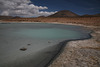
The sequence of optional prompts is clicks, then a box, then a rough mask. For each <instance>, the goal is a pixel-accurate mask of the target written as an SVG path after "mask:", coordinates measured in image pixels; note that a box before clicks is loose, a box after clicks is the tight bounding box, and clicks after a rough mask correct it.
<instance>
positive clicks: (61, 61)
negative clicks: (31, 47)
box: [2, 22, 100, 67]
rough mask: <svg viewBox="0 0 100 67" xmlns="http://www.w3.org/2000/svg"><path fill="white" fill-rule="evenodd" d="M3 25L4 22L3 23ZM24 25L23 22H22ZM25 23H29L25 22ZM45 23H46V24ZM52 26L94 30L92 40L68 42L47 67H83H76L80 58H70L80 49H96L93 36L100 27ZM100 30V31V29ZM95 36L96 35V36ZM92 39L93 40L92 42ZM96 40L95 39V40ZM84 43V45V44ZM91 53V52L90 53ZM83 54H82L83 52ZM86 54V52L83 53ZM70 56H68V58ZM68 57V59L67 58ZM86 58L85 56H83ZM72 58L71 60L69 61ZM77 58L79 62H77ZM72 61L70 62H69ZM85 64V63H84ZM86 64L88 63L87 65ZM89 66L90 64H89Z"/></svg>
mask: <svg viewBox="0 0 100 67" xmlns="http://www.w3.org/2000/svg"><path fill="white" fill-rule="evenodd" d="M2 23H3V22H2ZM11 23H12V22H11ZM15 23H19V22H15ZM21 23H23V22H21ZM25 23H29V22H25ZM30 23H34V22H30ZM35 23H41V22H35ZM44 23H45V22H44ZM51 24H64V25H77V26H83V27H85V28H87V29H89V30H92V31H93V32H92V33H90V34H91V35H92V37H91V38H90V39H79V40H78V39H77V40H71V41H67V42H66V43H67V44H65V45H64V47H63V49H61V50H63V51H60V53H58V54H59V55H57V56H56V57H54V60H52V61H51V62H50V64H48V65H47V66H46V67H78V66H79V67H82V66H81V63H80V65H78V66H77V65H76V66H75V64H76V63H75V62H78V61H77V60H78V58H77V57H76V56H75V57H73V58H74V60H73V58H70V56H74V55H71V54H73V53H76V52H77V51H79V52H80V51H82V50H80V49H83V50H84V49H95V45H94V47H91V45H90V44H91V41H93V42H94V43H95V41H94V40H93V38H94V36H93V33H96V31H95V28H98V26H86V25H82V24H72V23H59V22H55V23H51ZM99 30H100V29H99ZM99 32H100V31H99ZM99 34H100V33H99ZM94 35H95V34H94ZM91 39H92V40H91ZM94 39H95V38H94ZM83 42H84V43H83ZM85 43H88V44H89V45H88V47H87V45H82V44H85ZM77 44H80V45H77ZM89 52H90V51H89ZM81 53H82V52H81ZM83 54H84V52H83ZM67 55H68V56H67ZM69 55H70V56H69ZM99 55H100V52H99ZM66 57H67V58H66ZM83 57H84V56H83ZM83 57H81V58H82V59H84V58H83ZM69 58H70V59H69ZM76 58H77V60H76ZM65 59H66V60H65ZM69 61H70V62H69ZM90 62H91V61H90ZM84 63H85V62H84ZM85 64H86V63H85ZM88 64H89V63H88ZM99 64H100V59H99ZM83 66H87V67H93V65H92V66H88V65H83ZM96 67H99V66H96Z"/></svg>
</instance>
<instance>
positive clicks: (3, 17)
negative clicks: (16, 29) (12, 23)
mask: <svg viewBox="0 0 100 67" xmlns="http://www.w3.org/2000/svg"><path fill="white" fill-rule="evenodd" d="M12 18H13V17H12V16H0V20H4V19H12Z"/></svg>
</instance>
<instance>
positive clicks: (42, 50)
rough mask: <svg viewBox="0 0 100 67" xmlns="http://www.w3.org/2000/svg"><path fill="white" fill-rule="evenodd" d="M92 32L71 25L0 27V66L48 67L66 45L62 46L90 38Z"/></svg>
mask: <svg viewBox="0 0 100 67" xmlns="http://www.w3.org/2000/svg"><path fill="white" fill-rule="evenodd" d="M89 33H90V31H89V30H86V29H85V28H83V27H80V26H72V25H62V24H45V23H28V24H27V23H12V24H0V67H45V65H46V64H48V63H49V61H50V60H51V58H52V57H54V56H55V55H56V53H57V52H58V50H59V49H60V47H61V46H62V45H63V44H59V43H61V42H62V41H65V40H74V39H85V38H89V37H90V35H89ZM28 44H30V45H28ZM20 48H27V50H25V51H21V50H20Z"/></svg>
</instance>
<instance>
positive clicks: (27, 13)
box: [0, 0, 100, 17]
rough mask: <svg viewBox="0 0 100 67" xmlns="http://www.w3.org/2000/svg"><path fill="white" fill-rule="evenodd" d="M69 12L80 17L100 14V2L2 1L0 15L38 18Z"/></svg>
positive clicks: (69, 0) (84, 0) (53, 0)
mask: <svg viewBox="0 0 100 67" xmlns="http://www.w3.org/2000/svg"><path fill="white" fill-rule="evenodd" d="M60 10H69V11H72V12H74V13H76V14H78V15H84V14H97V13H100V0H0V15H5V16H21V17H38V16H49V15H52V14H54V13H56V11H60Z"/></svg>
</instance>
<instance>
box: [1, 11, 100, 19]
mask: <svg viewBox="0 0 100 67" xmlns="http://www.w3.org/2000/svg"><path fill="white" fill-rule="evenodd" d="M43 17H44V18H45V16H40V17H39V18H43ZM48 17H64V18H65V17H100V13H99V14H95V15H88V14H86V15H82V16H80V15H77V14H75V13H73V12H71V11H69V10H61V11H58V12H57V13H55V14H52V15H50V16H48ZM13 18H14V19H18V18H21V17H18V16H16V17H12V16H0V20H3V19H13Z"/></svg>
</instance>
